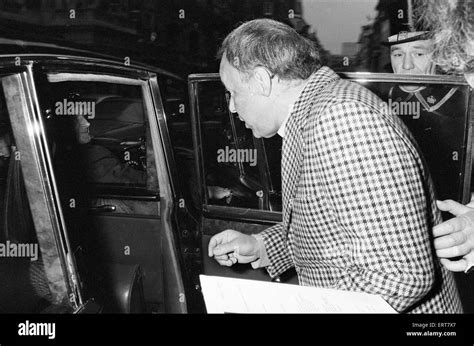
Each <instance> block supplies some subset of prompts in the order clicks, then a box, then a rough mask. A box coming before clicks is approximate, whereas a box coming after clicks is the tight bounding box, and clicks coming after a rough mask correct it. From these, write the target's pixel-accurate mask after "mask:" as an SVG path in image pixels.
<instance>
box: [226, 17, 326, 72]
mask: <svg viewBox="0 0 474 346" xmlns="http://www.w3.org/2000/svg"><path fill="white" fill-rule="evenodd" d="M224 55H225V57H226V59H227V60H228V61H229V63H230V64H232V65H233V66H234V67H235V68H236V69H237V70H239V71H240V72H242V73H244V74H246V75H247V76H249V74H250V72H251V71H252V70H253V69H254V68H255V67H257V66H261V67H265V68H267V69H268V70H269V71H270V73H271V74H272V75H277V76H278V77H279V78H280V79H284V80H295V79H307V78H308V77H309V76H311V74H312V73H313V72H315V71H317V70H318V69H319V68H320V67H321V61H320V59H319V50H318V48H317V46H316V43H315V42H313V41H310V40H308V39H306V38H304V37H303V36H301V35H300V34H298V33H297V32H296V31H295V30H294V29H293V28H291V27H289V26H288V25H286V24H283V23H280V22H277V21H275V20H272V19H255V20H251V21H249V22H246V23H244V24H242V25H240V26H239V27H237V28H236V29H234V30H233V31H232V32H231V33H230V34H229V35H227V37H226V38H225V39H224V42H223V43H222V46H221V48H220V49H219V51H218V53H217V58H218V59H221V58H222V57H223V56H224Z"/></svg>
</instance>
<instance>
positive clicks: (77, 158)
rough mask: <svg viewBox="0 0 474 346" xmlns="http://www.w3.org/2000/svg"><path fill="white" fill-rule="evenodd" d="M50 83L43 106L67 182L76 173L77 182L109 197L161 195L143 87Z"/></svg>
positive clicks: (56, 158)
mask: <svg viewBox="0 0 474 346" xmlns="http://www.w3.org/2000/svg"><path fill="white" fill-rule="evenodd" d="M46 83H47V85H46V86H45V88H47V91H44V92H43V93H42V96H43V97H42V99H41V103H42V106H43V108H44V114H45V118H46V121H45V123H46V129H47V131H48V134H49V139H50V141H51V150H52V152H53V153H52V154H53V162H54V165H55V168H56V174H58V175H60V176H61V175H63V176H64V178H65V177H66V175H67V174H70V173H72V171H75V172H74V173H73V176H74V177H75V179H79V178H80V177H82V179H83V180H85V181H86V182H87V183H88V185H89V188H91V189H94V190H95V191H97V192H100V193H101V194H105V195H107V194H110V195H127V194H135V195H141V194H146V193H147V191H151V192H157V190H158V186H157V179H156V171H155V170H153V169H152V167H151V166H150V165H148V162H147V161H148V160H147V157H149V155H147V149H148V151H150V149H151V141H150V139H149V138H148V137H149V134H148V131H147V119H146V116H145V112H144V104H143V98H142V90H141V87H140V86H137V85H123V84H117V83H105V82H96V81H90V82H89V81H87V82H82V81H61V82H54V83H50V82H46ZM45 88H43V89H45ZM60 179H61V177H60Z"/></svg>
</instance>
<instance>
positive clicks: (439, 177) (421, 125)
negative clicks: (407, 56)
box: [363, 82, 470, 200]
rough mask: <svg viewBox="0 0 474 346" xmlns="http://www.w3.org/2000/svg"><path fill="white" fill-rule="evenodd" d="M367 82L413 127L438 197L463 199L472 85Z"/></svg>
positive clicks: (371, 88)
mask: <svg viewBox="0 0 474 346" xmlns="http://www.w3.org/2000/svg"><path fill="white" fill-rule="evenodd" d="M363 85H364V86H365V87H367V88H369V89H370V90H371V91H373V92H374V93H376V94H377V95H378V96H379V97H380V98H381V99H382V100H383V101H385V102H386V107H387V109H388V110H389V111H391V113H392V114H393V115H396V116H398V117H399V118H400V119H401V120H402V121H403V122H404V123H405V125H406V126H407V127H408V128H409V129H410V131H411V133H412V134H413V136H414V138H415V140H416V142H417V143H418V145H419V148H420V150H421V153H422V155H423V157H424V158H425V160H426V162H427V164H428V168H429V171H430V173H431V176H432V178H433V182H434V185H435V189H436V192H437V198H439V199H448V198H449V199H454V200H460V199H461V198H462V194H463V179H464V175H465V168H466V167H465V161H466V159H467V157H466V154H467V153H468V152H467V151H466V150H465V148H466V144H467V135H468V133H467V124H468V119H469V118H468V117H469V113H468V100H469V89H468V87H467V86H460V85H454V84H449V83H444V84H430V83H426V84H422V85H421V84H417V85H415V84H413V85H410V84H405V83H403V84H402V83H400V82H385V83H382V82H379V83H375V82H374V83H363ZM469 171H470V170H469Z"/></svg>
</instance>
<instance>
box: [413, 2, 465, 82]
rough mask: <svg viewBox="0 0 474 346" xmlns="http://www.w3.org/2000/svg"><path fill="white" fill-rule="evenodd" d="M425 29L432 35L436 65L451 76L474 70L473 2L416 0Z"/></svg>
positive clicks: (418, 12) (417, 10) (418, 14)
mask: <svg viewBox="0 0 474 346" xmlns="http://www.w3.org/2000/svg"><path fill="white" fill-rule="evenodd" d="M415 5H416V7H415V9H416V12H415V14H416V15H417V16H418V18H419V21H420V22H421V23H422V24H423V27H424V29H426V30H430V31H431V32H432V33H433V39H434V54H433V57H434V61H435V63H436V64H437V65H439V66H440V67H441V68H442V69H443V70H445V71H448V72H461V73H462V72H466V71H469V70H472V69H474V54H473V53H472V51H469V48H470V49H472V50H474V1H473V0H416V3H415Z"/></svg>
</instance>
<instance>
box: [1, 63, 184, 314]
mask: <svg viewBox="0 0 474 346" xmlns="http://www.w3.org/2000/svg"><path fill="white" fill-rule="evenodd" d="M21 62H22V67H21V69H23V70H24V69H26V70H28V76H29V83H30V85H31V87H32V90H35V76H34V71H35V69H36V68H38V67H39V66H40V68H41V69H43V70H45V71H48V70H50V71H54V72H55V73H76V74H83V73H86V72H87V73H90V74H92V75H94V74H96V75H100V76H102V77H100V78H103V76H104V75H108V76H112V77H119V78H120V77H124V78H128V79H135V80H137V79H138V80H140V81H141V85H142V90H143V97H144V103H145V107H146V114H147V116H148V120H149V124H150V130H151V131H150V132H151V136H152V138H151V139H152V145H153V148H154V156H155V162H156V169H157V175H158V182H159V186H160V196H159V198H160V209H161V210H160V218H161V229H162V237H163V244H164V246H163V251H164V253H163V259H164V260H165V261H166V262H164V263H163V265H164V267H165V268H169V270H167V271H166V273H165V285H166V287H164V290H165V292H166V293H165V305H166V308H167V310H166V311H167V312H172V313H185V312H187V300H186V291H185V283H184V281H185V280H184V278H183V275H182V272H183V261H182V258H181V252H180V251H179V250H178V245H179V238H178V237H177V233H178V229H177V226H176V224H175V223H174V221H173V217H174V216H175V215H174V213H175V206H176V201H175V193H174V187H173V185H174V183H173V178H172V177H173V175H172V174H173V169H176V168H175V167H174V166H173V164H174V163H173V158H172V153H171V147H170V145H169V135H168V132H167V130H166V121H165V113H164V110H163V105H162V101H161V95H160V90H159V86H158V80H157V75H159V74H162V73H163V71H161V70H158V69H156V70H155V69H153V68H146V67H144V66H138V65H137V66H124V65H123V64H120V63H117V62H113V61H106V60H102V59H95V58H82V57H67V56H64V57H60V58H58V57H57V56H49V55H47V56H22V59H21ZM7 63H10V64H11V61H7ZM100 78H99V79H100ZM31 100H33V104H34V109H35V116H36V118H37V119H39V120H37V124H38V125H37V126H36V128H35V131H36V132H38V133H39V134H40V135H41V138H42V141H43V144H44V147H42V148H41V149H42V153H41V154H42V155H43V157H46V158H47V162H46V163H47V167H48V168H49V169H50V175H49V176H48V177H47V183H48V184H50V185H51V186H52V187H54V188H53V189H52V190H53V191H54V196H55V198H56V200H55V201H56V202H57V203H59V199H58V192H57V186H56V178H55V177H54V173H53V171H52V165H51V158H50V157H49V148H48V147H47V141H46V139H45V129H44V126H43V123H42V119H41V109H40V105H39V100H38V97H37V94H36V92H33V96H32V97H31ZM32 107H33V106H32ZM45 165H46V164H45ZM48 196H49V195H48ZM59 208H60V205H59ZM59 210H60V209H59ZM50 218H51V220H52V221H54V222H56V223H57V224H58V225H61V227H62V229H65V223H64V216H63V213H62V212H59V213H58V214H54V215H53V214H52V215H50ZM65 234H67V232H66V231H65ZM66 237H67V236H66ZM67 258H71V260H70V263H68V266H67V268H69V267H70V268H73V269H74V273H75V276H74V275H73V274H71V275H70V276H71V277H72V278H77V267H76V265H75V263H74V256H72V255H70V256H68V257H67ZM71 261H72V262H71ZM71 263H72V264H71ZM77 286H79V285H77ZM79 292H81V291H79ZM81 294H83V293H81ZM77 301H78V302H79V304H77V305H76V306H74V311H82V310H85V309H84V306H85V305H86V303H87V301H86V300H85V299H82V298H81V299H77Z"/></svg>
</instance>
